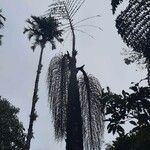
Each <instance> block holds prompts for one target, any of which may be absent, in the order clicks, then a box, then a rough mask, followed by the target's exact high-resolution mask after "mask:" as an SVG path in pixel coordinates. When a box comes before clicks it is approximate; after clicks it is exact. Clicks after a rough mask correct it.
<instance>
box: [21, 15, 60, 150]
mask: <svg viewBox="0 0 150 150" xmlns="http://www.w3.org/2000/svg"><path fill="white" fill-rule="evenodd" d="M27 23H28V24H29V26H28V27H27V28H25V29H24V33H28V38H29V40H30V39H31V38H32V37H33V38H34V42H33V44H32V46H31V49H32V50H33V51H34V50H35V48H36V47H37V46H40V47H41V52H40V58H39V62H38V69H37V74H36V79H35V85H34V91H33V97H32V107H31V113H30V122H29V128H28V134H27V140H26V148H25V149H26V150H29V149H30V142H31V139H32V137H33V123H34V121H35V120H36V118H37V113H36V110H35V105H36V103H37V101H38V85H39V78H40V73H41V69H42V56H43V50H44V48H45V45H46V44H47V43H50V44H51V45H52V50H53V49H55V48H56V46H55V39H56V40H57V41H58V42H60V43H61V42H63V39H62V38H61V35H62V30H59V29H58V28H59V22H58V20H57V19H55V18H54V17H51V16H48V17H45V16H41V17H36V16H31V19H28V20H27Z"/></svg>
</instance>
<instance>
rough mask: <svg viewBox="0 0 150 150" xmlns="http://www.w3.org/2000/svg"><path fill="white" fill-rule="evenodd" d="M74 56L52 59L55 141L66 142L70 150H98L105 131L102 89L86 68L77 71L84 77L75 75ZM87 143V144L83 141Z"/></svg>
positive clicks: (50, 81)
mask: <svg viewBox="0 0 150 150" xmlns="http://www.w3.org/2000/svg"><path fill="white" fill-rule="evenodd" d="M70 59H72V58H71V56H70V55H69V53H68V54H65V55H63V54H60V55H56V56H55V57H54V58H52V60H51V62H50V65H49V70H48V78H47V86H48V97H49V103H50V109H51V111H52V117H53V123H54V129H55V138H56V139H57V140H58V141H60V140H62V139H64V138H66V149H67V150H69V149H72V150H77V149H79V150H80V149H83V143H84V148H85V149H87V150H93V149H94V150H98V149H100V147H101V140H102V139H101V138H102V135H103V130H104V128H103V127H104V123H103V120H104V115H103V110H102V109H101V108H102V104H101V95H102V93H101V91H102V89H101V86H100V84H99V81H98V80H97V79H96V78H95V77H93V76H92V75H87V74H86V72H85V71H84V70H83V66H82V67H79V68H77V67H76V73H78V72H79V71H81V72H82V73H83V75H82V76H78V77H77V74H76V75H75V76H73V75H72V74H71V68H70V64H71V62H70V61H71V60H70ZM82 139H83V143H82V141H81V140H82Z"/></svg>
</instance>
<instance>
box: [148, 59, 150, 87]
mask: <svg viewBox="0 0 150 150" xmlns="http://www.w3.org/2000/svg"><path fill="white" fill-rule="evenodd" d="M147 81H148V86H150V59H148V64H147Z"/></svg>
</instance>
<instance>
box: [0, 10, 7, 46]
mask: <svg viewBox="0 0 150 150" xmlns="http://www.w3.org/2000/svg"><path fill="white" fill-rule="evenodd" d="M5 20H6V18H5V17H4V16H3V15H2V9H0V29H1V28H2V27H3V26H4V23H3V21H5ZM2 37H3V35H1V34H0V45H1V44H2V41H1V40H2Z"/></svg>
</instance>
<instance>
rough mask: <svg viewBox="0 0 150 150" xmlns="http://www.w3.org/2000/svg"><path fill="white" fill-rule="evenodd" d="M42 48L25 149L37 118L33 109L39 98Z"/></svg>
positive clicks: (29, 141) (27, 148) (27, 147)
mask: <svg viewBox="0 0 150 150" xmlns="http://www.w3.org/2000/svg"><path fill="white" fill-rule="evenodd" d="M43 49H44V47H42V48H41V53H40V58H39V63H38V69H37V74H36V79H35V85H34V92H33V97H32V107H31V113H30V122H29V128H28V133H27V140H26V145H25V150H29V149H30V144H31V139H32V138H33V123H34V121H35V120H36V118H37V114H36V111H35V105H36V103H37V101H38V99H39V98H38V84H39V78H40V73H41V69H42V56H43Z"/></svg>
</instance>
